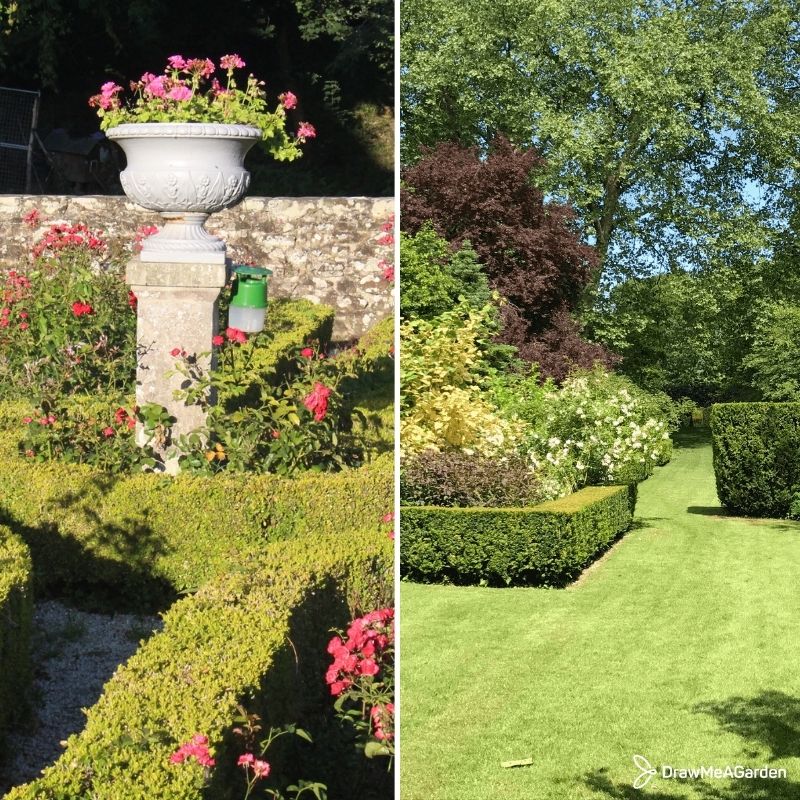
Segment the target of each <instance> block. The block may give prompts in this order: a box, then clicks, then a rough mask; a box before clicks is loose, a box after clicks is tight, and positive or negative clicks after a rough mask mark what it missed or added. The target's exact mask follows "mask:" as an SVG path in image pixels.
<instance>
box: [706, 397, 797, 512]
mask: <svg viewBox="0 0 800 800" xmlns="http://www.w3.org/2000/svg"><path fill="white" fill-rule="evenodd" d="M710 423H711V440H712V444H713V452H714V476H715V478H716V482H717V495H718V496H719V499H720V502H721V503H722V504H723V505H724V506H725V507H726V508H728V509H730V510H731V511H734V512H736V513H738V514H745V515H747V516H753V517H785V516H786V515H787V514H788V513H789V509H790V506H791V503H792V499H793V497H794V495H795V494H796V493H797V492H800V403H722V404H718V405H715V406H713V407H712V408H711V416H710Z"/></svg>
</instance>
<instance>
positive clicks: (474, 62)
mask: <svg viewBox="0 0 800 800" xmlns="http://www.w3.org/2000/svg"><path fill="white" fill-rule="evenodd" d="M798 20H800V13H799V9H798V1H797V0H596V2H592V3H585V2H580V1H579V0H465V1H464V2H462V1H461V0H459V2H456V0H405V1H404V3H403V11H402V16H401V62H402V66H401V69H402V72H401V99H402V109H401V124H402V133H403V159H404V161H405V162H406V163H413V162H414V161H416V160H417V159H418V158H419V157H420V154H421V152H422V150H421V148H422V147H423V146H425V145H433V144H435V143H437V142H440V141H457V142H460V143H462V144H465V145H466V144H475V145H478V146H479V147H481V148H483V149H484V150H485V149H486V148H487V147H488V143H489V142H490V141H491V140H492V139H493V138H494V136H495V135H496V134H497V133H498V132H502V133H504V134H506V135H507V136H508V137H509V138H510V139H511V140H512V141H513V142H514V143H515V144H517V145H521V146H523V147H525V146H535V147H536V148H537V150H538V151H539V152H540V153H541V155H542V156H543V157H544V158H545V160H546V162H547V169H546V171H545V172H543V173H542V174H540V175H539V176H537V181H538V182H539V185H540V186H541V188H542V189H543V190H544V191H545V192H546V193H547V194H548V195H551V196H554V197H557V198H560V199H561V200H563V201H568V202H570V203H571V204H572V205H573V206H574V207H575V208H576V210H577V211H578V214H579V218H580V220H581V223H582V225H583V230H584V233H585V235H586V236H587V237H589V241H591V242H592V243H593V245H594V247H595V249H596V251H597V254H598V256H599V259H600V263H601V264H603V265H604V268H605V272H606V276H607V278H609V279H610V281H612V282H613V281H614V280H616V279H618V278H619V277H620V276H624V275H631V274H646V273H650V272H654V271H659V270H661V271H665V270H670V269H672V270H675V269H679V268H686V267H691V268H696V267H698V266H701V267H708V266H714V265H717V264H720V263H725V262H726V260H727V259H729V258H730V257H731V256H732V255H734V254H736V255H739V256H741V255H742V254H743V253H749V254H750V255H751V256H752V258H753V259H755V258H757V257H759V256H760V255H763V254H764V253H767V252H769V249H770V247H771V246H772V244H773V235H774V232H775V231H776V230H780V228H781V225H782V224H783V222H784V221H785V217H786V214H787V213H788V208H789V204H790V200H791V197H790V194H791V188H792V186H793V183H794V181H795V170H796V165H797V160H798V148H799V143H800V137H798V134H800V103H798V100H799V99H800V94H799V93H800V70H799V69H798V65H799V64H800V47H798V43H800V30H799V26H800V22H799V21H798Z"/></svg>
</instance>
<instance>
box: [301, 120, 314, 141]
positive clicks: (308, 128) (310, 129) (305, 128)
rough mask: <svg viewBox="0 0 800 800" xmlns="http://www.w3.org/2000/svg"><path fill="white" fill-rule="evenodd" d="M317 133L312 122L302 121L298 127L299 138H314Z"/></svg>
mask: <svg viewBox="0 0 800 800" xmlns="http://www.w3.org/2000/svg"><path fill="white" fill-rule="evenodd" d="M316 135H317V131H316V128H314V126H313V125H312V124H311V123H310V122H301V123H300V127H299V128H298V129H297V138H298V139H303V140H306V139H313V138H315V137H316Z"/></svg>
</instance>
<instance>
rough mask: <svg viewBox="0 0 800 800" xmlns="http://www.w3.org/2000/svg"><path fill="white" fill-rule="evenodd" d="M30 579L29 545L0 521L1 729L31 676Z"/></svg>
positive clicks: (12, 715)
mask: <svg viewBox="0 0 800 800" xmlns="http://www.w3.org/2000/svg"><path fill="white" fill-rule="evenodd" d="M31 582H32V580H31V556H30V553H29V551H28V548H27V547H26V546H25V543H24V542H23V541H22V540H21V539H20V538H19V537H18V536H16V535H14V534H13V533H12V532H11V531H10V530H9V529H8V528H6V527H4V526H2V525H0V733H2V731H3V729H4V728H5V726H6V725H7V724H8V723H9V722H10V721H12V720H13V719H14V718H15V717H16V716H17V714H18V712H19V711H20V697H21V696H23V694H24V690H25V689H26V687H27V683H28V681H29V678H30V637H31V614H32V611H33V593H32V588H31ZM0 755H2V754H1V753H0Z"/></svg>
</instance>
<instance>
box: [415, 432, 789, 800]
mask: <svg viewBox="0 0 800 800" xmlns="http://www.w3.org/2000/svg"><path fill="white" fill-rule="evenodd" d="M636 516H637V520H636V526H635V528H634V530H632V531H631V532H629V533H628V534H627V535H626V536H625V538H624V539H623V540H622V541H621V542H619V543H618V544H617V545H616V547H615V548H614V549H613V550H612V551H611V552H610V553H608V554H607V555H606V557H605V558H604V559H603V560H601V561H600V562H598V563H597V564H595V565H594V566H593V567H592V568H591V569H590V570H589V571H587V572H586V573H584V576H583V577H582V579H581V580H580V581H579V582H578V583H577V584H575V585H573V586H572V587H570V588H568V589H561V590H558V589H484V588H463V587H452V586H421V585H413V584H408V583H405V584H403V586H402V589H401V614H400V618H401V621H402V622H401V637H402V638H401V654H402V655H401V662H400V663H401V679H400V686H401V720H402V722H401V759H400V768H401V796H402V800H483V799H484V798H486V799H487V800H488V799H489V798H491V799H492V800H495V799H497V800H513V799H514V798H520V800H522V798H524V800H539V799H540V798H541V800H550V799H551V798H552V799H553V800H556V799H558V800H569V799H570V798H576V800H577V799H578V798H593V799H594V800H608V798H618V799H620V800H635V799H636V798H641V797H650V798H668V797H669V798H674V797H683V798H715V799H717V800H768V799H772V798H775V799H776V800H777V799H784V798H785V799H787V800H788V799H789V798H791V799H793V800H797V799H798V798H800V524H795V523H791V522H786V521H780V520H767V521H764V520H747V519H736V518H730V517H727V518H726V517H725V516H724V511H723V510H722V509H721V508H719V502H718V500H717V497H716V492H715V489H714V475H713V471H712V467H711V448H710V445H709V444H708V443H707V442H704V441H698V440H686V441H685V442H684V446H682V447H679V448H678V449H677V450H676V453H675V456H674V458H673V461H672V462H671V463H670V464H668V465H667V466H666V467H664V468H662V469H659V470H657V472H656V474H655V475H654V476H653V477H652V478H650V480H648V481H646V482H645V483H644V484H642V485H641V486H640V492H639V503H638V506H637V512H636ZM634 754H641V755H644V756H645V757H646V758H647V759H649V761H650V762H651V763H652V764H653V765H655V766H658V765H664V764H669V765H673V766H676V767H694V766H702V765H711V766H719V767H725V766H726V765H737V764H739V765H743V766H754V767H755V766H758V767H760V766H763V765H765V764H766V765H769V766H774V767H785V768H786V770H787V778H786V779H785V780H746V779H740V780H733V781H731V780H716V779H703V780H691V781H678V780H665V779H663V778H661V777H660V776H657V777H655V778H653V779H652V780H651V782H650V784H649V785H648V786H647V787H646V788H645V789H644V790H642V791H640V790H637V789H634V788H633V786H632V783H633V780H634V778H635V777H636V776H637V775H638V774H639V771H638V770H637V768H636V767H635V766H634V764H633V761H632V756H633V755H634ZM528 756H530V757H532V758H533V765H532V766H526V767H519V768H513V769H508V768H502V767H501V766H500V763H501V762H502V761H507V760H512V759H522V758H526V757H528Z"/></svg>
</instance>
